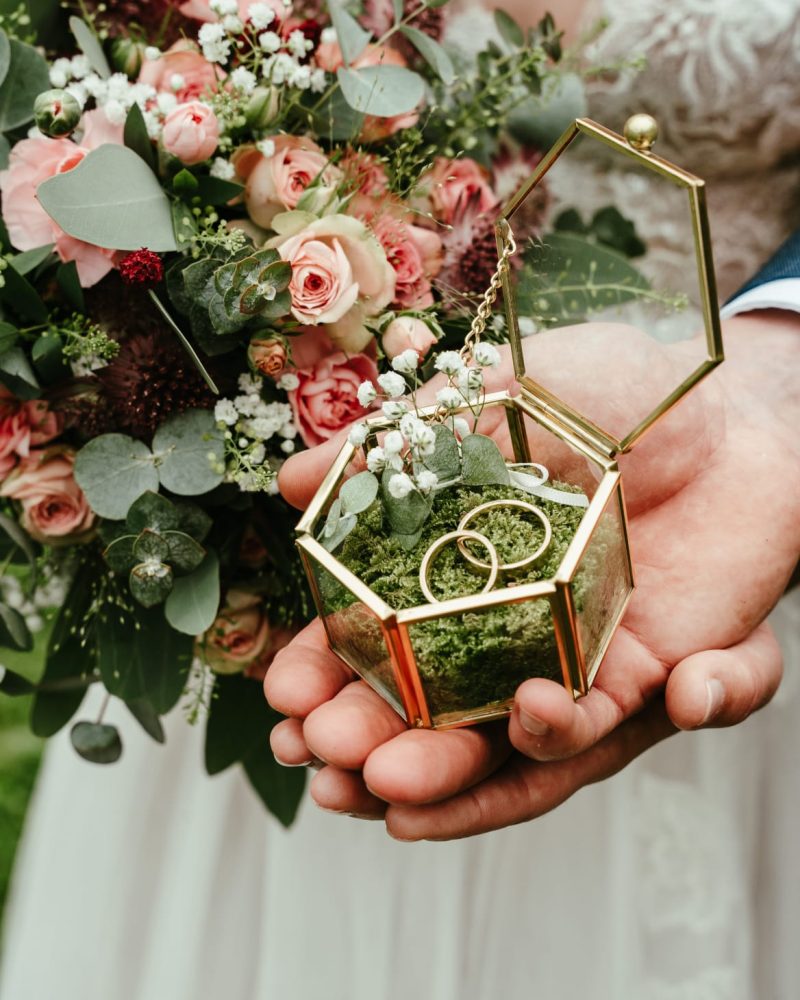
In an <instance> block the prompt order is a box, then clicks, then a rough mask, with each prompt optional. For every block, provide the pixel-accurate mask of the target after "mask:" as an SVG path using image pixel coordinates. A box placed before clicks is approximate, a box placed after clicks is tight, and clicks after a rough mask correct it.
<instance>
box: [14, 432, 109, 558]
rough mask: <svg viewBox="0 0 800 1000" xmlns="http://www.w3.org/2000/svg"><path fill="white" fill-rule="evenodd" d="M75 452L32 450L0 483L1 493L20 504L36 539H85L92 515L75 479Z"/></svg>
mask: <svg viewBox="0 0 800 1000" xmlns="http://www.w3.org/2000/svg"><path fill="white" fill-rule="evenodd" d="M74 464H75V452H74V451H72V450H71V449H68V448H51V449H50V450H48V451H32V452H31V453H30V454H29V455H28V457H27V458H23V459H22V460H21V461H20V463H19V465H18V466H17V468H16V470H15V471H14V472H12V473H11V475H10V476H9V477H8V479H6V481H5V482H4V483H3V485H2V486H0V496H4V497H9V498H10V499H12V500H18V501H19V502H20V503H21V504H22V518H21V524H22V527H23V528H24V529H25V530H26V531H27V532H28V534H29V535H30V536H31V537H32V538H35V539H36V540H37V541H39V542H45V543H47V544H48V545H66V544H72V543H75V542H82V541H87V540H88V538H89V537H90V535H91V533H92V528H93V526H94V521H95V516H94V514H93V512H92V510H91V508H90V507H89V504H88V503H87V501H86V497H85V496H84V495H83V491H82V490H81V488H80V487H79V486H78V484H77V483H76V482H75V478H74V476H73V466H74Z"/></svg>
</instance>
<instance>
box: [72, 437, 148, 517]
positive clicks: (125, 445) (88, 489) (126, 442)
mask: <svg viewBox="0 0 800 1000" xmlns="http://www.w3.org/2000/svg"><path fill="white" fill-rule="evenodd" d="M75 481H76V482H77V484H78V486H80V488H81V489H82V490H83V492H84V493H85V494H86V499H87V500H88V501H89V506H90V507H91V508H92V510H93V511H94V512H95V514H99V515H100V517H107V518H109V519H110V520H112V521H121V520H122V519H123V518H124V517H125V515H126V514H127V513H128V510H129V509H130V506H131V504H132V503H133V502H134V500H136V499H138V498H139V497H140V496H141V495H142V493H145V492H146V491H147V490H152V491H153V492H155V491H156V490H158V472H156V469H155V464H154V461H153V456H152V454H151V452H150V449H149V448H148V447H147V445H145V444H143V443H142V442H141V441H135V440H134V439H133V438H132V437H128V436H127V435H126V434H101V435H100V437H96V438H94V439H93V440H91V441H90V442H89V443H88V444H85V445H84V446H83V448H81V450H80V451H79V452H78V454H77V457H76V459H75Z"/></svg>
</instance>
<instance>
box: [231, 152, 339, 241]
mask: <svg viewBox="0 0 800 1000" xmlns="http://www.w3.org/2000/svg"><path fill="white" fill-rule="evenodd" d="M272 142H273V144H274V146H275V152H274V153H273V154H272V155H271V156H264V155H262V154H261V153H260V152H258V151H257V150H255V149H254V147H243V148H242V149H241V150H239V151H237V153H236V154H235V156H234V165H235V166H236V171H237V173H238V175H239V177H240V178H241V179H242V180H244V181H245V192H244V200H245V205H246V206H247V214H248V215H249V216H250V218H251V219H252V220H253V222H255V224H256V225H257V226H261V227H262V228H264V229H268V228H269V226H270V225H271V223H272V220H273V218H274V217H275V216H276V215H277V214H278V212H284V211H286V210H287V209H288V210H291V209H294V208H296V207H297V203H298V201H299V200H300V198H301V197H302V196H303V194H304V192H305V190H306V188H308V186H309V185H310V184H312V183H313V184H314V191H315V192H316V193H317V194H318V200H319V201H320V203H321V205H320V207H322V206H323V205H324V204H325V203H327V202H328V201H329V200H330V196H331V194H332V193H333V191H334V190H335V189H336V188H337V186H338V185H339V184H340V182H341V180H342V172H341V170H339V169H338V167H334V166H332V165H331V164H330V163H329V162H328V158H327V157H326V156H325V154H324V153H323V152H322V150H321V149H320V147H319V146H318V145H317V144H316V143H315V142H314V141H313V139H308V138H306V137H303V136H292V135H276V136H275V137H274V138H273V139H272Z"/></svg>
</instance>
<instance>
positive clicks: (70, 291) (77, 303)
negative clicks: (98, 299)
mask: <svg viewBox="0 0 800 1000" xmlns="http://www.w3.org/2000/svg"><path fill="white" fill-rule="evenodd" d="M56 281H57V282H58V287H59V288H60V289H61V292H62V294H63V296H64V298H65V299H66V300H67V303H68V304H69V305H70V306H71V307H72V308H73V309H75V310H77V311H78V312H85V310H86V303H85V301H84V297H83V288H81V283H80V280H79V278H78V268H77V265H76V264H75V261H74V260H70V261H67V262H66V263H65V264H60V265H59V268H58V270H57V271H56Z"/></svg>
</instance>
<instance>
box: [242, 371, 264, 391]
mask: <svg viewBox="0 0 800 1000" xmlns="http://www.w3.org/2000/svg"><path fill="white" fill-rule="evenodd" d="M263 384H264V380H263V379H262V378H259V377H258V375H251V374H250V372H243V373H242V374H241V375H240V376H239V379H238V385H239V390H240V391H241V392H248V393H249V392H261V387H262V385H263Z"/></svg>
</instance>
